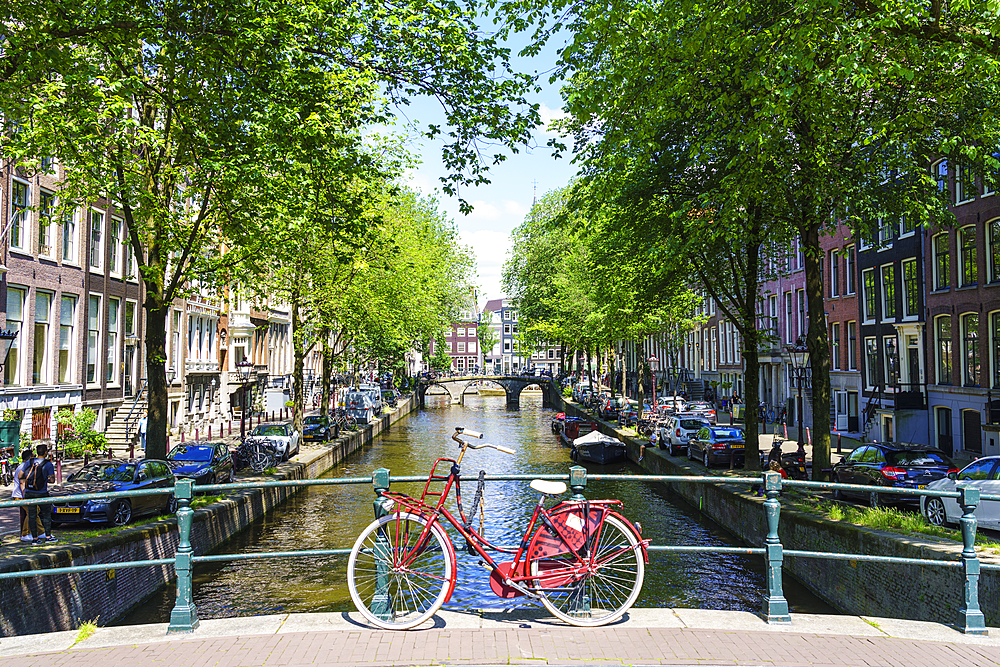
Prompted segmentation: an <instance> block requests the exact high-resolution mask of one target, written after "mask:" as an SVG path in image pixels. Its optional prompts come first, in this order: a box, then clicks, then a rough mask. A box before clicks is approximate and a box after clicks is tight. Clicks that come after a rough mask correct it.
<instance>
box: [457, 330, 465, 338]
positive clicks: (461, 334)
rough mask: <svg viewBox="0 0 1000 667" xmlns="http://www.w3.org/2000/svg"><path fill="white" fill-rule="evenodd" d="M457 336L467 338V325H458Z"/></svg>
mask: <svg viewBox="0 0 1000 667" xmlns="http://www.w3.org/2000/svg"><path fill="white" fill-rule="evenodd" d="M455 336H456V337H457V338H465V327H458V328H457V329H455Z"/></svg>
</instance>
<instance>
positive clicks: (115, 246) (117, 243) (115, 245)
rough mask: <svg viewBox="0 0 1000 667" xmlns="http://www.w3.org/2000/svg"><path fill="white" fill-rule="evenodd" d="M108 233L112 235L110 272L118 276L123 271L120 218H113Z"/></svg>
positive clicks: (109, 259) (109, 257)
mask: <svg viewBox="0 0 1000 667" xmlns="http://www.w3.org/2000/svg"><path fill="white" fill-rule="evenodd" d="M108 233H109V234H110V235H111V252H110V254H109V255H108V270H109V271H111V273H114V274H118V273H119V271H120V270H121V251H122V221H121V220H119V219H118V218H112V219H111V225H110V226H109V227H108Z"/></svg>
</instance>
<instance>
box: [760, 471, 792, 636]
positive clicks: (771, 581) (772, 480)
mask: <svg viewBox="0 0 1000 667" xmlns="http://www.w3.org/2000/svg"><path fill="white" fill-rule="evenodd" d="M764 492H765V493H766V494H767V500H765V501H764V518H765V519H766V520H767V537H765V538H764V549H765V550H766V556H767V598H766V599H765V600H764V608H763V610H762V611H763V613H764V618H766V619H767V622H768V624H770V625H788V624H791V622H792V617H791V616H789V615H788V601H787V600H785V594H784V592H783V591H782V589H781V565H782V561H783V560H784V557H783V555H782V549H781V540H780V539H778V517H779V515H780V514H781V503H780V502H778V494H779V493H781V475H780V474H778V473H776V472H769V473H766V474H765V475H764Z"/></svg>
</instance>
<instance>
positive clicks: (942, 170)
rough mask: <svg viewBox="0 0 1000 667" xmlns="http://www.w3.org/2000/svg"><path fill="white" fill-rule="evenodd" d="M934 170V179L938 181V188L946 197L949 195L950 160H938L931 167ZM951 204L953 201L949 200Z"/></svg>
mask: <svg viewBox="0 0 1000 667" xmlns="http://www.w3.org/2000/svg"><path fill="white" fill-rule="evenodd" d="M931 169H932V170H933V172H934V180H935V182H937V189H938V191H939V192H941V193H942V194H943V195H944V196H945V197H947V196H948V160H938V161H937V162H935V163H934V166H933V167H931ZM948 203H949V204H950V203H951V201H950V200H949V202H948Z"/></svg>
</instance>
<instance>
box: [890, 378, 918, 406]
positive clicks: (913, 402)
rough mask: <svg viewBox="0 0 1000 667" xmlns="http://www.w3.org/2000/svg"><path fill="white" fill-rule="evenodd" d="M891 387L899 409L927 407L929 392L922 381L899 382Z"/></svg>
mask: <svg viewBox="0 0 1000 667" xmlns="http://www.w3.org/2000/svg"><path fill="white" fill-rule="evenodd" d="M890 387H891V388H892V389H893V397H894V399H895V407H896V409H897V410H926V409H927V392H926V391H925V390H924V385H923V383H922V382H897V383H895V384H893V385H890Z"/></svg>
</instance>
